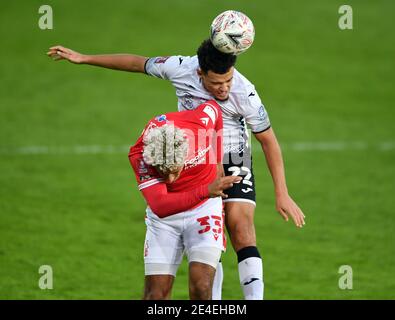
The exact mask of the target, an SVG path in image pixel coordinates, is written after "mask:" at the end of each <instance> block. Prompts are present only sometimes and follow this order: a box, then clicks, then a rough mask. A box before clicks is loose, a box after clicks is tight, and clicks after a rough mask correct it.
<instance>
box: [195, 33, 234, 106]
mask: <svg viewBox="0 0 395 320" xmlns="http://www.w3.org/2000/svg"><path fill="white" fill-rule="evenodd" d="M197 55H198V59H199V66H200V69H199V70H198V75H199V77H200V78H201V79H202V82H203V85H204V87H205V88H206V90H207V91H208V92H210V93H211V94H212V95H213V96H214V97H215V98H216V99H218V100H226V99H228V96H229V91H230V87H231V86H232V79H233V71H234V65H235V63H236V56H235V55H232V54H227V53H223V52H221V51H219V50H217V49H216V48H215V47H214V46H213V44H212V43H211V41H210V39H206V40H204V41H203V42H202V44H201V45H200V47H199V48H198V50H197Z"/></svg>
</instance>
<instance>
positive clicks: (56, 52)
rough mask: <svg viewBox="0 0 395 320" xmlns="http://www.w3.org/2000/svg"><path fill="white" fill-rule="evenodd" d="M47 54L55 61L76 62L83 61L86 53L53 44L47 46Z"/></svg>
mask: <svg viewBox="0 0 395 320" xmlns="http://www.w3.org/2000/svg"><path fill="white" fill-rule="evenodd" d="M47 55H48V56H49V57H51V58H52V59H53V60H55V61H58V60H68V61H70V62H72V63H76V64H80V63H84V61H85V58H86V55H84V54H81V53H79V52H76V51H73V50H71V49H68V48H65V47H62V46H54V47H51V48H49V51H48V52H47Z"/></svg>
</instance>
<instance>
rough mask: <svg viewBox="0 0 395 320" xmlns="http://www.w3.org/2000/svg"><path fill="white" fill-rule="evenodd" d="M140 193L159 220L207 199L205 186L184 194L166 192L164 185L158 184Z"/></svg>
mask: <svg viewBox="0 0 395 320" xmlns="http://www.w3.org/2000/svg"><path fill="white" fill-rule="evenodd" d="M141 191H142V193H143V196H144V198H145V200H146V201H147V204H148V205H149V207H150V208H151V210H152V212H154V213H155V214H156V215H157V216H158V217H159V218H165V217H168V216H171V215H173V214H177V213H180V212H184V211H187V210H190V209H192V208H193V207H195V206H197V205H198V204H200V203H201V202H202V201H204V200H205V199H207V198H209V191H208V185H207V184H205V185H199V186H198V187H196V188H195V189H193V190H190V191H186V192H168V191H167V186H166V184H165V183H158V184H154V185H152V186H151V187H149V188H144V189H143V190H141Z"/></svg>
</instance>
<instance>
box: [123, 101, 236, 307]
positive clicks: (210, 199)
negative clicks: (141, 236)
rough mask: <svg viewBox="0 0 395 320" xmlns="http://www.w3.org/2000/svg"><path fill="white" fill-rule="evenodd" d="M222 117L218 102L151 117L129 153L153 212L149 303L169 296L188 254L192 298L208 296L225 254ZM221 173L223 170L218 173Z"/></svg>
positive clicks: (147, 260)
mask: <svg viewBox="0 0 395 320" xmlns="http://www.w3.org/2000/svg"><path fill="white" fill-rule="evenodd" d="M222 155H223V152H222V115H221V108H220V107H219V105H218V104H217V103H216V102H215V101H214V100H211V101H207V102H206V103H203V104H202V105H200V106H199V107H198V108H196V109H195V110H193V111H183V112H172V113H167V114H164V115H161V116H158V117H156V118H154V119H151V120H150V121H149V123H148V124H147V126H146V127H145V129H144V131H143V133H142V134H141V136H140V137H139V139H138V140H137V142H136V144H135V145H134V146H132V147H131V149H130V153H129V159H130V163H131V165H132V167H133V170H134V172H135V174H136V179H137V182H138V187H139V190H140V191H141V192H142V194H143V196H144V198H145V200H146V201H147V204H148V207H147V210H146V213H147V214H146V220H145V221H146V225H147V232H146V238H145V249H144V264H145V289H144V299H155V300H157V299H169V298H170V294H171V288H172V285H173V281H174V277H175V275H176V272H177V269H178V266H179V265H180V263H181V261H182V256H183V253H184V252H185V253H186V255H187V257H188V260H189V295H190V298H191V299H202V300H205V299H211V298H212V286H213V280H214V275H215V270H216V267H217V265H218V261H219V259H220V256H221V252H222V251H223V250H224V234H223V231H224V230H223V216H222V199H221V196H223V197H226V195H225V194H224V193H223V190H224V189H227V188H230V187H231V186H232V184H233V183H237V182H238V181H240V180H241V178H240V177H237V176H229V177H222V175H221V170H218V169H217V168H222ZM217 172H218V173H219V174H218V175H217Z"/></svg>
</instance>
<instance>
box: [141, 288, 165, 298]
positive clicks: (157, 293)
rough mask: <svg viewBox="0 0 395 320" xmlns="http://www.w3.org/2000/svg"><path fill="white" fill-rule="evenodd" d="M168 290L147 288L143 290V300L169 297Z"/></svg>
mask: <svg viewBox="0 0 395 320" xmlns="http://www.w3.org/2000/svg"><path fill="white" fill-rule="evenodd" d="M169 296H170V290H169V289H168V288H155V289H154V288H149V289H146V290H145V292H144V298H143V299H144V300H166V299H169Z"/></svg>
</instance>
